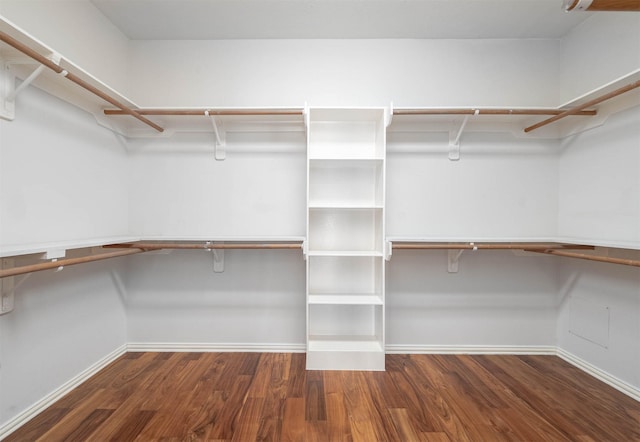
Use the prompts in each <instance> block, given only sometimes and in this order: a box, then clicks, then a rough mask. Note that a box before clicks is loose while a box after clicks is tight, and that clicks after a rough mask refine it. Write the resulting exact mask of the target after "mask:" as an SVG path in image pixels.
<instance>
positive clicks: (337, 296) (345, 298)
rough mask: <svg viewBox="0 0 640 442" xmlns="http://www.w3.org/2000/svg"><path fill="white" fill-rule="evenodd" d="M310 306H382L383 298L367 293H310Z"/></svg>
mask: <svg viewBox="0 0 640 442" xmlns="http://www.w3.org/2000/svg"><path fill="white" fill-rule="evenodd" d="M309 304H314V305H315V304H335V305H340V304H342V305H382V296H381V295H380V294H367V293H362V294H359V293H322V294H321V293H318V294H313V293H309Z"/></svg>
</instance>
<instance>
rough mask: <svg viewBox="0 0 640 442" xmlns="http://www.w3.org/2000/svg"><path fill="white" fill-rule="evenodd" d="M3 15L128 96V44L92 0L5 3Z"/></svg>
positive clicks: (1, 9)
mask: <svg viewBox="0 0 640 442" xmlns="http://www.w3.org/2000/svg"><path fill="white" fill-rule="evenodd" d="M0 14H2V15H3V16H4V17H5V18H7V19H8V20H9V21H11V22H12V23H14V24H15V25H17V26H18V27H20V28H21V29H23V30H24V31H26V32H28V33H29V34H30V35H32V36H33V37H35V38H36V39H38V40H40V41H41V42H43V43H44V44H46V45H47V46H49V47H50V48H51V49H53V50H55V51H56V52H57V53H59V54H61V55H62V56H63V57H64V58H66V59H67V60H70V61H71V62H73V63H75V64H76V65H78V66H80V67H81V68H83V69H85V70H86V71H88V72H89V73H91V74H92V75H94V76H95V77H97V78H98V79H100V80H101V81H102V82H104V83H105V84H107V85H109V86H111V87H112V88H114V89H116V90H117V91H118V92H120V93H121V94H124V95H128V92H129V81H128V71H127V55H128V50H129V49H128V48H129V40H128V39H127V37H126V36H125V35H124V34H122V32H120V30H119V29H118V28H116V27H115V26H114V25H113V24H112V23H111V22H110V21H109V20H108V19H107V18H106V17H105V16H104V15H102V13H101V12H100V11H99V10H98V9H97V8H96V7H95V6H93V4H91V3H90V2H89V0H2V1H1V2H0Z"/></svg>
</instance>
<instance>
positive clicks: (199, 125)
mask: <svg viewBox="0 0 640 442" xmlns="http://www.w3.org/2000/svg"><path fill="white" fill-rule="evenodd" d="M0 42H1V43H0V65H1V66H0V67H1V68H2V69H0V117H2V118H5V119H9V120H11V119H13V118H14V114H15V99H16V97H17V96H18V95H19V93H20V90H21V89H22V88H23V87H26V86H23V85H29V84H33V85H35V86H37V87H39V88H41V89H43V90H45V91H47V92H49V93H51V94H52V95H55V96H57V97H59V98H61V99H63V100H65V101H68V102H70V103H72V104H74V105H76V106H78V107H80V108H82V109H84V110H86V111H88V112H90V113H91V114H93V115H94V116H95V118H96V120H97V121H98V123H99V124H101V125H103V126H105V127H107V128H108V129H110V130H113V131H115V132H117V133H120V134H122V135H125V136H128V137H167V136H171V135H172V134H173V133H175V132H213V133H214V134H215V142H216V146H224V144H225V135H226V133H227V132H230V131H249V132H251V131H274V130H275V131H303V130H305V121H304V120H305V117H304V114H305V109H304V107H293V108H278V107H274V108H262V109H247V108H244V109H216V108H215V107H197V108H196V107H193V108H140V107H139V106H137V105H136V104H135V103H134V102H133V101H131V100H129V99H128V98H126V97H125V96H123V95H122V94H120V93H118V92H117V91H115V90H114V89H112V88H110V87H109V86H108V85H106V84H105V83H103V82H101V81H100V80H99V79H97V78H96V77H94V76H93V75H91V74H90V73H88V72H86V71H84V70H83V69H82V68H80V67H79V66H77V65H75V64H74V63H72V62H71V61H69V60H67V59H65V58H64V57H63V56H61V55H60V54H57V53H56V52H55V51H54V50H53V49H51V48H49V47H48V46H47V45H45V44H44V43H42V42H40V41H38V40H37V39H35V38H33V37H32V36H30V35H29V34H28V33H26V32H25V31H23V30H21V29H19V28H18V27H16V26H15V25H13V24H12V23H10V22H9V21H7V20H6V19H4V18H3V17H0ZM16 78H18V79H20V80H22V83H19V82H16ZM16 83H18V85H16ZM639 86H640V70H637V71H634V72H632V73H630V74H628V75H626V76H623V77H621V78H619V79H617V80H615V81H612V82H611V83H608V84H606V85H604V86H602V87H599V88H596V89H594V90H593V91H591V92H589V93H588V94H585V95H583V96H581V97H578V98H576V99H575V100H572V101H570V102H568V103H566V104H565V105H563V106H560V107H559V108H523V107H506V108H498V107H482V106H477V107H476V106H471V107H463V108H428V107H424V108H396V109H394V110H393V111H392V119H391V120H392V121H391V124H390V126H389V129H388V130H389V131H394V132H407V131H408V132H415V131H418V132H424V131H435V132H443V131H445V132H449V134H450V144H453V145H455V144H457V143H458V142H459V141H460V139H461V137H462V136H463V133H464V131H468V132H511V133H513V134H514V135H516V136H519V137H535V138H563V137H566V136H569V135H572V134H575V133H577V132H580V131H583V130H586V129H589V128H592V127H596V126H599V125H602V124H603V123H604V122H605V121H606V119H607V118H608V116H609V115H611V114H614V113H616V112H620V111H622V110H624V109H627V108H630V107H633V106H638V105H639V104H640V92H639V91H640V87H639ZM616 91H622V92H621V93H620V94H619V95H617V94H616ZM601 99H602V101H600V100H601ZM585 104H588V106H585ZM390 114H391V113H390ZM545 117H547V118H545ZM558 117H560V118H561V119H560V120H559V121H553V122H550V123H549V124H545V125H544V126H541V127H537V126H538V125H539V123H541V122H543V121H545V120H546V119H548V118H554V119H555V118H558ZM387 123H389V122H387ZM218 155H220V156H221V157H223V156H224V150H223V149H221V151H220V152H219V153H218V152H216V157H218Z"/></svg>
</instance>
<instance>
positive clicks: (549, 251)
mask: <svg viewBox="0 0 640 442" xmlns="http://www.w3.org/2000/svg"><path fill="white" fill-rule="evenodd" d="M524 251H525V252H535V253H545V254H547V255H556V256H564V257H567V258H578V259H587V260H589V261H599V262H608V263H611V264H622V265H627V266H633V267H640V260H637V259H626V258H613V257H611V256H597V255H587V254H586V253H576V252H566V251H564V250H552V249H547V250H539V249H537V250H536V249H524Z"/></svg>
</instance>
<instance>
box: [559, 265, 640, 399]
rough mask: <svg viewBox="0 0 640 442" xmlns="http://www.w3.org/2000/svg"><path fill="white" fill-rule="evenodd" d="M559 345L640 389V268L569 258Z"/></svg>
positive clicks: (564, 274)
mask: <svg viewBox="0 0 640 442" xmlns="http://www.w3.org/2000/svg"><path fill="white" fill-rule="evenodd" d="M558 266H559V269H560V278H561V284H563V286H564V289H563V291H562V292H561V294H562V299H561V305H560V309H559V312H558V322H557V334H558V346H559V347H560V348H562V349H563V350H565V351H567V352H569V353H571V354H573V355H575V356H577V357H579V358H580V359H582V360H584V361H587V362H588V363H590V364H592V365H594V366H596V367H598V368H599V369H600V370H603V371H605V372H607V373H609V374H610V375H612V376H615V377H616V378H618V379H620V380H622V381H624V382H626V383H627V384H629V385H632V386H634V387H635V388H636V389H639V390H640V345H639V344H638V343H640V319H639V318H640V269H639V268H637V267H628V266H620V265H614V264H603V263H597V262H589V261H579V260H565V261H562V262H561V263H559V264H558Z"/></svg>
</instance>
